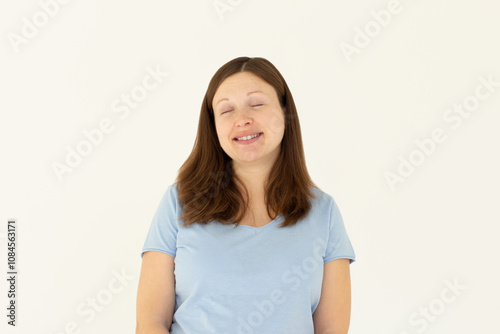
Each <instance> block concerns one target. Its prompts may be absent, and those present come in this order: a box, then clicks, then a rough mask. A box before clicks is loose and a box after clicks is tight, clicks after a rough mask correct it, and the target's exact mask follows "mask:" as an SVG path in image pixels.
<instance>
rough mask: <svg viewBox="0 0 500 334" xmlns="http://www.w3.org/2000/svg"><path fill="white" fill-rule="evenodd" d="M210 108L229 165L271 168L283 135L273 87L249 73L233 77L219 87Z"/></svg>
mask: <svg viewBox="0 0 500 334" xmlns="http://www.w3.org/2000/svg"><path fill="white" fill-rule="evenodd" d="M212 108H213V110H214V118H215V127H216V130H217V136H218V138H219V142H220V144H221V147H222V149H223V150H224V152H226V154H227V155H228V156H229V157H230V158H231V159H233V165H236V166H238V165H240V166H241V165H245V164H246V165H248V166H250V165H252V166H259V165H263V166H272V164H273V163H274V161H275V160H276V158H277V157H278V154H279V152H280V144H281V140H282V139H283V134H284V131H285V120H284V110H283V108H282V107H281V105H280V103H279V101H278V96H277V94H276V91H275V89H274V87H273V86H271V85H270V84H268V83H267V82H266V81H264V80H262V79H261V78H259V77H258V76H256V75H255V74H253V73H250V72H239V73H236V74H234V75H231V76H229V77H228V78H226V80H224V81H223V82H222V84H221V85H220V86H219V88H218V89H217V91H216V92H215V95H214V99H213V102H212Z"/></svg>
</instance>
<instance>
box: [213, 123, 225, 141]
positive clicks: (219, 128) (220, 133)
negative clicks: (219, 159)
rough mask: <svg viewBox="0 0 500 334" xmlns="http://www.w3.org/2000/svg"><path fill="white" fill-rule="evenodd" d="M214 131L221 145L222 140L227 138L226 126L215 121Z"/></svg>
mask: <svg viewBox="0 0 500 334" xmlns="http://www.w3.org/2000/svg"><path fill="white" fill-rule="evenodd" d="M215 131H216V132H217V138H219V142H220V143H221V144H222V145H223V143H224V140H227V136H228V132H227V127H225V126H224V123H223V122H217V121H216V122H215Z"/></svg>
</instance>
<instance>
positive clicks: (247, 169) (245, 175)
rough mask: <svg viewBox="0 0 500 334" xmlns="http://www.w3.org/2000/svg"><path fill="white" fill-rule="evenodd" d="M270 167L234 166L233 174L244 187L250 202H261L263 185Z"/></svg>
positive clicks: (263, 190)
mask: <svg viewBox="0 0 500 334" xmlns="http://www.w3.org/2000/svg"><path fill="white" fill-rule="evenodd" d="M271 167H272V165H270V164H267V165H262V164H260V165H251V164H245V165H241V164H234V161H233V169H234V173H235V174H236V175H237V176H238V178H239V179H240V180H241V182H242V183H243V184H244V185H245V187H246V188H247V190H248V195H249V196H250V198H249V200H250V202H253V201H254V200H256V199H259V201H263V199H264V192H265V188H264V186H265V184H266V181H267V179H268V177H269V173H270V171H271Z"/></svg>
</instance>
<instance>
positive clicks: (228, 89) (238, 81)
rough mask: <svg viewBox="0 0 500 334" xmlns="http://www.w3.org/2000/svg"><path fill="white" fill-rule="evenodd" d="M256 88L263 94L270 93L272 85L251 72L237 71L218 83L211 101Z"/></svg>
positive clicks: (215, 101)
mask: <svg viewBox="0 0 500 334" xmlns="http://www.w3.org/2000/svg"><path fill="white" fill-rule="evenodd" d="M256 90H260V91H262V92H264V94H272V93H273V92H274V87H273V86H271V85H270V84H268V83H267V82H266V81H265V80H263V79H261V78H260V77H259V76H257V75H255V74H253V73H251V72H239V73H236V74H233V75H231V76H229V77H227V78H226V79H225V80H224V81H223V82H222V83H221V84H220V85H219V87H218V88H217V91H216V92H215V95H214V99H213V103H217V102H218V101H219V99H223V98H230V97H231V95H245V94H247V93H248V92H251V91H256Z"/></svg>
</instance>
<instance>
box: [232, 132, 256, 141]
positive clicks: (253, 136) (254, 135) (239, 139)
mask: <svg viewBox="0 0 500 334" xmlns="http://www.w3.org/2000/svg"><path fill="white" fill-rule="evenodd" d="M261 135H262V132H259V133H256V134H253V135H249V136H243V137H238V138H234V139H233V140H234V141H245V140H250V139H254V138H257V137H260V136H261Z"/></svg>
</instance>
